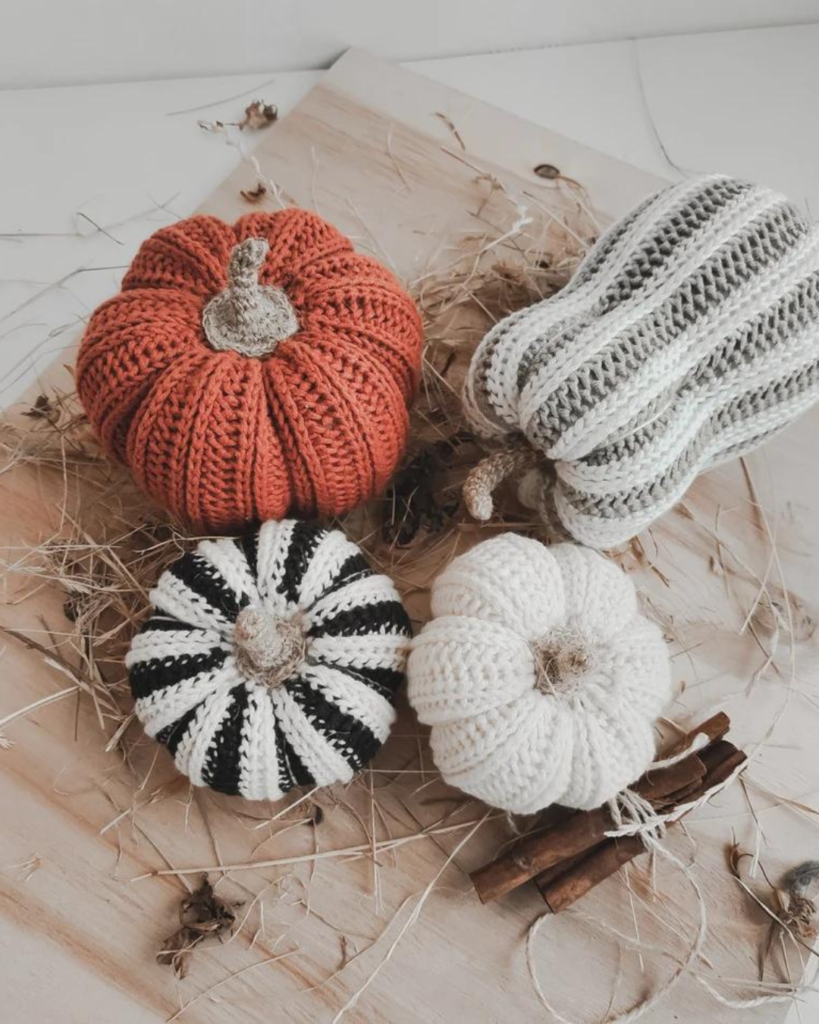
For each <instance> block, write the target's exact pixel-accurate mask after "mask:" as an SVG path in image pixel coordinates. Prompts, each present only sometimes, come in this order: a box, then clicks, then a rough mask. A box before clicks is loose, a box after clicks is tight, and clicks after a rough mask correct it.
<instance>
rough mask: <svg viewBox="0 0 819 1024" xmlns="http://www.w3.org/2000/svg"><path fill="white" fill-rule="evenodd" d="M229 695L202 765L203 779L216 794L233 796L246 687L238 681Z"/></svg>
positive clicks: (236, 786) (237, 771) (238, 762)
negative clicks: (228, 700)
mask: <svg viewBox="0 0 819 1024" xmlns="http://www.w3.org/2000/svg"><path fill="white" fill-rule="evenodd" d="M230 696H231V698H232V700H231V702H230V704H229V705H228V709H227V711H226V712H225V717H224V718H223V719H222V721H221V724H220V725H219V728H218V729H217V730H216V734H215V735H214V737H213V741H212V743H211V745H210V746H209V747H208V750H207V753H206V754H205V763H204V765H203V766H202V779H203V781H204V782H205V783H206V784H207V785H208V786H210V787H211V789H215V790H216V791H217V792H219V793H227V794H228V796H237V795H238V793H239V775H240V771H239V764H240V757H241V752H242V732H243V729H244V724H245V719H246V717H247V696H248V695H247V687H246V686H245V685H244V684H243V683H240V684H239V685H238V686H234V687H233V689H232V690H231V691H230Z"/></svg>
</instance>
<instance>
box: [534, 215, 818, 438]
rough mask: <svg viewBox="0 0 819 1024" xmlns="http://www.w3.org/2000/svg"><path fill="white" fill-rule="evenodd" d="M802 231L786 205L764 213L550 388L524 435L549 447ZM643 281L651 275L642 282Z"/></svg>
mask: <svg viewBox="0 0 819 1024" xmlns="http://www.w3.org/2000/svg"><path fill="white" fill-rule="evenodd" d="M807 232H808V225H807V224H806V222H805V220H804V218H803V217H802V215H801V214H800V213H799V212H798V211H797V210H796V209H795V208H794V207H793V206H792V205H791V204H789V203H783V204H782V205H780V206H777V207H775V208H774V209H773V210H769V211H768V212H767V213H766V214H765V216H764V217H763V218H762V219H760V220H758V221H754V222H753V223H751V224H750V225H748V226H746V227H745V228H744V229H743V231H741V232H740V233H739V234H737V235H735V236H734V237H733V238H732V239H731V240H730V242H729V244H727V245H725V246H723V247H722V248H720V249H719V250H718V251H717V252H716V253H715V254H714V255H713V256H712V257H711V258H710V259H708V260H707V261H706V262H705V263H703V264H702V265H701V266H700V267H699V268H698V269H697V270H696V271H695V272H694V273H692V274H691V275H690V276H689V277H687V278H686V279H685V281H684V282H683V283H682V285H681V286H680V287H679V288H678V289H677V290H676V291H674V292H673V293H672V294H671V295H670V296H669V297H668V298H667V299H666V300H665V302H663V303H662V304H661V305H660V306H659V307H657V308H655V309H653V310H650V311H647V312H646V314H645V315H644V316H643V317H642V318H641V319H640V321H639V322H638V323H637V324H635V325H634V326H633V327H632V328H631V329H630V330H629V331H628V332H627V333H625V334H622V335H620V336H618V337H616V338H614V339H612V342H611V343H610V344H609V345H608V346H607V347H606V348H605V349H603V351H601V352H599V353H598V354H597V355H596V356H593V357H591V358H589V359H587V360H586V361H585V362H584V363H583V365H582V366H580V367H579V368H578V370H577V371H576V372H575V373H573V374H572V375H571V376H570V377H569V378H567V379H566V380H565V381H564V382H563V384H561V386H560V387H559V388H557V389H555V391H553V392H552V393H551V394H550V395H549V397H548V398H547V399H546V400H545V401H544V402H543V404H542V405H541V407H540V409H539V410H538V414H537V417H536V420H535V423H534V424H533V425H532V427H531V428H530V430H529V436H530V437H532V438H535V439H536V440H537V443H538V446H539V447H541V448H543V449H544V450H545V449H548V448H550V447H551V446H552V445H553V444H554V443H555V441H556V440H557V439H558V438H559V437H560V436H561V435H562V434H563V433H565V431H567V430H568V429H570V428H571V427H572V426H574V424H575V423H577V421H578V420H580V419H582V417H583V416H585V415H586V414H587V413H588V412H589V411H590V410H591V409H592V408H593V407H594V406H595V405H596V404H597V403H598V402H599V401H601V400H602V399H604V398H605V397H606V396H607V395H609V394H611V393H612V392H614V391H615V390H616V389H617V387H618V386H619V385H621V384H623V383H625V382H627V381H628V380H629V379H630V378H631V377H633V376H634V374H635V373H636V372H637V371H638V370H639V369H640V368H641V367H642V366H644V365H645V364H646V363H647V362H648V361H649V360H650V359H651V358H652V357H653V356H655V355H656V354H657V353H658V352H660V351H662V350H663V349H666V348H668V347H670V346H671V345H672V344H673V342H674V341H675V339H676V338H678V337H679V336H680V335H681V334H682V333H683V332H684V331H687V330H689V329H690V328H691V327H693V326H695V325H696V324H697V323H698V322H700V321H701V320H702V319H703V317H705V316H710V315H712V314H713V313H714V310H715V309H717V308H719V306H721V305H722V304H723V303H724V302H726V301H727V300H729V299H730V297H731V295H732V294H733V293H734V292H735V291H736V290H737V289H739V288H740V287H741V286H742V285H743V284H745V283H747V282H748V281H750V280H751V279H752V278H753V277H755V276H757V275H759V274H761V273H763V272H764V271H765V269H766V268H767V267H769V266H771V265H772V264H773V263H776V262H777V261H778V260H780V259H781V258H782V257H783V256H785V255H786V253H787V252H788V251H789V250H790V249H791V248H792V247H793V246H794V245H795V244H796V243H797V242H798V241H799V239H800V238H802V237H804V236H805V235H806V234H807ZM646 269H647V270H648V269H650V265H647V266H646ZM649 281H650V276H649V277H647V278H646V279H645V281H644V283H645V284H646V285H647V284H648V283H649ZM632 283H633V282H632ZM635 287H636V285H635ZM646 301H647V303H648V302H649V301H650V300H649V299H648V298H647V300H646Z"/></svg>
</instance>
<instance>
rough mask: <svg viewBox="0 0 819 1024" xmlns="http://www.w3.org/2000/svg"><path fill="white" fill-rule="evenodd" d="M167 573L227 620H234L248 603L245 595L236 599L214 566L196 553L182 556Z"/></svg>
mask: <svg viewBox="0 0 819 1024" xmlns="http://www.w3.org/2000/svg"><path fill="white" fill-rule="evenodd" d="M168 571H169V572H170V573H171V575H172V576H175V577H176V578H177V579H178V580H181V581H182V583H184V584H185V586H186V587H188V589H189V590H192V591H193V592H194V593H195V594H198V595H199V596H200V597H201V598H203V599H204V600H205V601H206V602H207V603H208V604H209V605H210V606H211V607H212V608H217V609H218V610H219V611H220V612H222V613H223V615H225V616H226V617H227V618H228V619H235V618H236V616H237V615H238V614H239V612H240V610H241V609H242V608H244V607H245V605H247V604H248V603H249V601H250V598H249V597H248V596H247V594H242V595H241V597H237V595H236V593H235V591H234V590H233V588H232V587H231V586H230V584H229V583H228V582H227V581H226V580H225V579H223V578H222V576H221V575H220V573H219V571H218V570H217V569H216V568H215V566H213V565H211V563H210V562H209V561H208V560H207V559H206V558H204V557H203V556H202V555H199V554H196V552H193V553H192V554H188V555H183V556H182V558H180V559H179V560H178V561H176V562H174V563H173V565H172V566H171V567H170V569H169V570H168Z"/></svg>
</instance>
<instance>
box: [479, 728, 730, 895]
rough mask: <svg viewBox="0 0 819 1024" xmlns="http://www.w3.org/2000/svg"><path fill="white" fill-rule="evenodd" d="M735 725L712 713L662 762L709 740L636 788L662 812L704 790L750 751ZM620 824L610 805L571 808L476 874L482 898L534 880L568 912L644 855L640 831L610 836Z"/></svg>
mask: <svg viewBox="0 0 819 1024" xmlns="http://www.w3.org/2000/svg"><path fill="white" fill-rule="evenodd" d="M730 725H731V722H730V719H729V718H728V716H727V715H726V714H725V713H724V712H719V713H718V714H716V715H714V716H713V717H712V718H709V719H708V720H707V721H705V722H703V723H702V724H701V725H699V726H697V727H696V728H695V729H692V730H691V731H690V732H689V733H688V734H687V735H686V736H684V737H683V738H682V739H681V740H679V742H677V743H675V744H674V746H673V747H671V749H670V750H668V751H667V752H666V754H665V756H664V758H663V761H668V760H669V759H671V758H673V757H674V756H676V755H678V754H680V753H681V752H682V751H684V750H687V749H688V748H689V747H691V746H692V744H693V742H694V739H695V737H697V736H700V735H704V736H705V737H707V743H706V744H705V745H703V746H700V747H699V749H697V751H696V753H692V754H689V755H687V756H686V757H684V758H682V759H681V760H678V761H676V762H674V763H672V764H669V765H667V766H666V767H657V768H654V769H653V770H649V771H648V772H646V774H645V775H644V776H643V777H642V778H641V779H639V780H638V781H637V782H636V783H635V784H634V785H633V786H632V787H631V788H632V789H633V790H635V791H636V792H637V793H639V795H640V796H641V797H643V798H644V799H645V800H647V801H648V802H649V803H650V804H651V805H652V807H654V809H655V810H656V811H657V812H658V813H660V814H667V813H669V812H671V811H672V810H674V809H676V808H678V807H680V806H682V805H683V804H688V803H693V802H694V801H696V800H698V799H700V798H701V797H703V796H705V794H706V793H708V792H709V791H710V790H712V789H714V788H715V787H716V786H718V785H720V784H721V783H723V782H725V781H726V779H728V778H730V776H731V775H732V774H733V773H734V772H735V771H737V770H738V769H739V767H740V766H741V765H742V764H743V763H744V762H745V760H746V757H745V754H744V753H743V752H742V751H741V750H739V749H738V748H737V747H735V746H734V744H733V743H730V742H729V741H728V740H726V739H725V738H724V737H725V735H726V733H727V732H728V729H729V728H730ZM700 742H702V741H700ZM615 828H616V824H615V822H614V820H613V819H612V816H611V813H610V812H609V809H608V808H607V807H599V808H597V809H595V810H593V811H567V812H566V813H565V814H564V815H563V816H562V817H560V818H559V819H558V820H557V821H556V822H555V823H554V824H552V825H550V826H549V827H548V828H546V829H545V830H543V831H538V832H536V833H534V834H531V835H529V836H526V837H524V838H523V839H521V840H520V841H519V842H517V843H516V844H515V845H514V846H513V847H512V848H511V849H509V850H508V851H507V852H505V853H504V854H503V855H502V856H500V857H498V858H497V859H496V860H494V861H492V863H491V864H487V865H486V866H485V867H483V868H480V869H479V870H478V871H475V872H473V874H472V876H471V877H472V882H473V884H474V886H475V889H476V891H477V893H478V896H479V897H480V899H481V902H482V903H489V902H490V901H491V900H496V899H498V897H500V896H503V895H505V894H506V893H508V892H511V891H512V890H513V889H516V888H517V887H518V886H520V885H523V884H525V883H526V882H529V881H532V880H534V882H535V885H537V887H538V889H539V890H540V894H541V895H542V897H543V899H544V901H545V902H546V906H547V907H548V909H549V910H551V911H552V913H555V914H557V913H559V912H560V911H561V910H565V909H566V908H567V907H570V906H571V905H572V904H573V903H574V902H575V901H576V900H578V899H580V897H581V896H584V895H585V894H586V893H587V892H589V891H590V890H591V889H593V888H594V887H595V886H596V885H598V884H599V883H600V882H602V881H603V880H604V879H606V878H608V877H609V876H610V875H613V874H614V873H615V871H617V870H618V868H620V867H622V866H623V865H624V864H627V863H628V862H629V861H631V860H633V859H634V858H635V857H638V856H639V855H640V854H641V853H645V851H646V846H645V844H644V842H643V840H642V838H641V837H640V836H639V835H632V836H621V837H618V838H610V837H607V836H606V832H610V831H612V830H614V829H615Z"/></svg>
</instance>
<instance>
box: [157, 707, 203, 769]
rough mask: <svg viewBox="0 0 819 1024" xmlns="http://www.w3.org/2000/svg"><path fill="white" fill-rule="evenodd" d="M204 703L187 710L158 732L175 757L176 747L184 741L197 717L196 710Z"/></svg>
mask: <svg viewBox="0 0 819 1024" xmlns="http://www.w3.org/2000/svg"><path fill="white" fill-rule="evenodd" d="M202 703H204V701H203V702H202ZM202 703H199V704H197V705H196V706H195V707H192V708H191V709H190V711H186V712H185V714H184V715H182V717H181V718H177V720H176V721H175V722H172V723H171V724H170V725H166V726H165V728H164V729H162V730H160V732H158V733H157V734H156V738H157V740H158V741H159V742H160V743H164V744H165V746H166V747H167V748H168V750H169V751H170V752H171V755H172V756H173V757H175V756H176V748H177V747H178V746H179V744H180V743H181V742H182V738H183V737H184V735H185V733H186V732H187V731H188V726H189V725H190V724H191V722H192V721H193V720H194V718H195V717H196V712H197V711H198V710H199V708H201V707H202Z"/></svg>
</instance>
